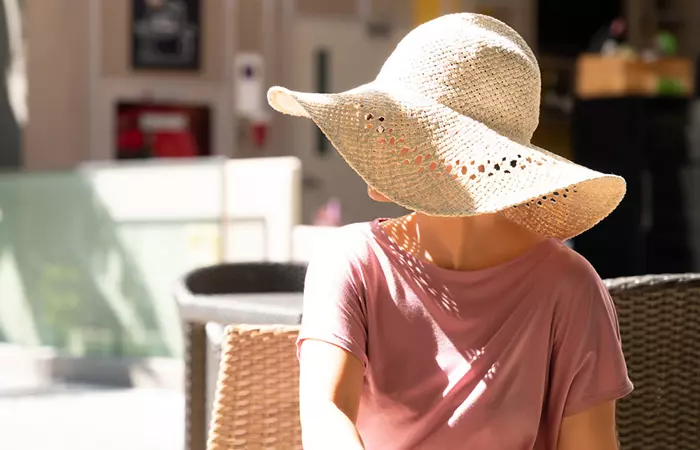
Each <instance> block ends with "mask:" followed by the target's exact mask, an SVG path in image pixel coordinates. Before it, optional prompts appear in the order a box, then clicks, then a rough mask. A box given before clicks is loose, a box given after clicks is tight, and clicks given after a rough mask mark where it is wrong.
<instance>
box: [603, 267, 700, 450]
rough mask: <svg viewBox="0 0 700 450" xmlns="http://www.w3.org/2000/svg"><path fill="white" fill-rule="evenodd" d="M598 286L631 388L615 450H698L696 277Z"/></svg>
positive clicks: (699, 309)
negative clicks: (613, 321)
mask: <svg viewBox="0 0 700 450" xmlns="http://www.w3.org/2000/svg"><path fill="white" fill-rule="evenodd" d="M605 283H606V285H607V286H608V289H609V290H610V293H611V294H612V297H613V299H614V301H615V305H616V307H617V312H618V317H619V321H620V333H621V335H622V345H623V348H624V351H625V357H626V359H627V365H628V369H629V374H630V378H631V379H632V381H633V383H634V384H635V390H634V392H633V393H632V394H631V395H629V396H628V397H627V398H625V399H623V400H621V401H620V402H619V403H618V410H617V422H618V430H619V437H620V444H621V448H622V449H623V450H698V449H700V275H652V276H643V277H632V278H618V279H610V280H606V282H605Z"/></svg>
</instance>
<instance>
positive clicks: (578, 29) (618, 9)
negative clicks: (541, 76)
mask: <svg viewBox="0 0 700 450" xmlns="http://www.w3.org/2000/svg"><path fill="white" fill-rule="evenodd" d="M623 12H624V11H623V5H622V1H621V0H587V1H585V2H568V1H562V0H538V6H537V48H538V50H539V53H541V54H545V55H551V56H559V57H575V56H577V55H578V54H579V53H581V52H584V51H585V50H586V48H588V45H589V42H590V41H591V38H592V37H593V35H594V34H595V33H596V32H598V31H599V30H600V29H601V28H602V27H604V26H605V25H606V24H609V23H610V22H611V21H612V20H613V19H614V18H615V17H619V16H621V15H623Z"/></svg>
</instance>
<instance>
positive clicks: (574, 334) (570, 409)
mask: <svg viewBox="0 0 700 450" xmlns="http://www.w3.org/2000/svg"><path fill="white" fill-rule="evenodd" d="M586 264H587V263H586ZM582 272H583V273H582V274H579V275H580V276H579V277H576V278H577V280H576V282H575V283H572V286H573V285H575V286H576V287H575V288H572V289H564V291H563V293H565V295H570V296H571V297H570V298H568V299H564V301H562V306H561V308H560V311H559V313H558V314H557V315H556V316H555V317H557V318H558V319H557V320H558V323H556V324H555V342H554V349H553V364H552V377H553V379H552V386H553V390H554V392H553V393H552V394H553V395H554V397H555V399H554V400H555V401H556V402H557V403H559V405H560V407H562V409H563V411H562V412H563V415H564V416H570V415H573V414H576V413H579V412H582V411H584V410H586V409H589V408H592V407H594V406H596V405H599V404H601V403H604V402H607V401H612V400H617V399H619V398H622V397H624V396H626V395H627V394H629V393H630V392H632V389H633V386H632V383H631V381H630V380H629V377H628V375H627V366H626V363H625V358H624V355H623V352H622V344H621V339H620V332H619V326H618V321H617V313H616V311H615V305H614V303H613V301H612V298H611V297H610V294H609V292H608V290H607V288H606V287H605V285H604V284H603V281H602V280H601V279H600V277H598V275H597V274H596V273H595V271H594V270H593V268H591V267H590V266H588V268H586V270H583V271H582Z"/></svg>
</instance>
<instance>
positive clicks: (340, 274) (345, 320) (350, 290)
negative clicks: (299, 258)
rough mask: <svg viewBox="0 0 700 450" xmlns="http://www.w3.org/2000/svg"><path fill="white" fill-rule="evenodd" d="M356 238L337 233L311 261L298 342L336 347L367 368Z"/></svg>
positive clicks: (299, 344)
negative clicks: (311, 342)
mask: <svg viewBox="0 0 700 450" xmlns="http://www.w3.org/2000/svg"><path fill="white" fill-rule="evenodd" d="M355 241H357V239H356V236H348V231H347V230H343V229H340V230H339V231H338V233H337V235H336V236H335V238H334V239H332V243H330V245H328V246H327V247H326V248H324V249H323V250H321V251H320V252H318V253H317V254H316V255H315V256H314V257H313V258H312V260H311V262H310V264H309V267H308V270H307V274H306V281H305V285H304V300H303V312H302V324H301V330H300V333H299V339H298V340H297V354H298V355H299V354H300V353H299V352H300V350H301V344H302V343H303V342H304V341H305V340H307V339H314V340H319V341H323V342H327V343H329V344H333V345H336V346H338V347H340V348H342V349H343V350H346V351H348V352H350V353H352V354H353V355H355V356H356V357H357V358H358V359H359V360H360V361H361V362H362V365H363V367H366V366H367V320H366V308H365V301H364V287H363V278H362V262H361V261H362V259H361V258H360V257H359V256H358V251H357V250H358V249H356V248H353V247H354V246H356V245H361V242H360V243H356V242H355Z"/></svg>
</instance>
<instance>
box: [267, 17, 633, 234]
mask: <svg viewBox="0 0 700 450" xmlns="http://www.w3.org/2000/svg"><path fill="white" fill-rule="evenodd" d="M540 84H541V81H540V71H539V66H538V64H537V61H536V59H535V57H534V55H533V54H532V51H531V50H530V49H529V48H528V46H527V45H526V44H525V42H524V41H523V39H522V38H521V37H520V36H519V35H518V34H517V33H516V32H515V31H513V30H512V29H511V28H509V27H508V26H507V25H505V24H503V23H502V22H499V21H498V20H496V19H493V18H491V17H488V16H482V15H478V14H467V13H463V14H452V15H447V16H443V17H441V18H438V19H435V20H433V21H431V22H428V23H426V24H423V25H421V26H419V27H418V28H416V29H415V30H413V31H412V32H411V33H409V34H408V35H407V36H406V37H405V38H404V39H403V40H402V41H401V42H400V43H399V45H398V46H397V48H396V50H395V51H394V52H393V53H392V55H391V56H390V57H389V58H388V59H387V61H386V62H385V64H384V66H383V67H382V70H381V71H380V73H379V75H378V76H377V78H376V79H375V80H374V81H372V82H370V83H368V84H365V85H363V86H360V87H358V88H355V89H353V90H350V91H347V92H343V93H339V94H313V93H301V92H294V91H290V90H288V89H285V88H281V87H273V88H271V89H270V91H269V92H268V100H269V102H270V104H271V105H272V106H273V107H274V108H275V109H276V110H278V111H280V112H283V113H286V114H291V115H296V116H301V117H308V118H311V119H312V120H313V121H314V122H315V123H316V124H317V125H318V127H319V128H320V129H321V130H322V131H323V132H324V133H325V135H326V136H327V137H328V138H329V140H330V141H331V142H332V143H333V145H334V146H335V148H336V149H337V150H338V152H339V153H340V154H341V155H342V156H343V158H345V160H346V161H347V162H348V164H349V165H350V166H351V167H352V168H353V169H354V170H355V171H356V172H357V173H358V174H359V175H360V176H361V177H362V178H363V179H364V180H365V181H366V182H367V183H368V184H369V185H371V186H372V187H373V188H374V189H376V190H377V191H378V192H380V193H382V194H384V195H385V196H386V197H387V198H389V199H391V200H392V201H394V202H395V203H397V204H399V205H401V206H404V207H406V208H408V209H411V210H413V211H418V212H423V213H426V214H430V215H435V216H470V215H477V214H485V213H493V212H500V211H502V212H503V213H504V214H506V215H507V216H508V217H509V218H511V219H513V220H515V221H517V222H519V223H521V224H523V225H525V226H527V227H528V228H530V229H532V230H533V231H535V232H538V233H540V234H543V235H546V236H552V237H557V238H561V239H566V238H570V237H573V236H576V235H578V234H580V233H582V232H583V231H585V230H587V229H589V228H591V227H592V226H593V225H595V224H596V223H598V222H599V221H600V220H602V219H603V218H604V217H606V216H607V215H608V214H610V212H611V211H612V210H614V209H615V207H616V206H617V205H618V204H619V202H620V201H621V199H622V197H623V196H624V193H625V182H624V180H623V179H622V178H620V177H617V176H613V175H604V174H601V173H598V172H595V171H593V170H590V169H587V168H585V167H582V166H579V165H576V164H574V163H572V162H570V161H567V160H565V159H563V158H561V157H558V156H556V155H554V154H552V153H550V152H548V151H546V150H543V149H540V148H538V147H536V146H534V145H531V144H530V139H531V138H532V135H533V133H534V131H535V129H536V128H537V124H538V121H539V104H540V89H541V88H540Z"/></svg>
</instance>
